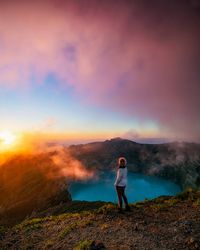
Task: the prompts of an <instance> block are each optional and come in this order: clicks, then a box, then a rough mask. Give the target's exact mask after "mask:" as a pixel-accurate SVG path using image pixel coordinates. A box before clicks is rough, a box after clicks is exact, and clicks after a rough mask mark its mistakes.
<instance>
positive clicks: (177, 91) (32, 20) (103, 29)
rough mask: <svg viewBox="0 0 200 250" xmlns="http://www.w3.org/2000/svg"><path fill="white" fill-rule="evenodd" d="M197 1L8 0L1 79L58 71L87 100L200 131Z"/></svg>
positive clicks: (23, 80)
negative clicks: (16, 0)
mask: <svg viewBox="0 0 200 250" xmlns="http://www.w3.org/2000/svg"><path fill="white" fill-rule="evenodd" d="M194 2H195V1H191V2H188V1H181V3H180V1H174V3H173V4H172V3H164V1H153V2H152V3H149V1H101V2H100V1H84V2H83V1H80V0H79V1H50V0H49V1H34V2H28V1H21V2H19V1H18V2H17V3H16V2H15V1H7V2H5V3H2V4H1V8H0V17H1V18H0V53H1V57H0V74H1V77H0V85H2V86H7V87H9V88H18V87H22V88H24V87H27V86H29V85H30V84H32V83H31V76H32V74H34V75H35V77H36V78H37V80H38V82H40V83H42V82H43V80H44V79H45V77H46V76H47V75H48V74H49V72H52V73H54V74H55V75H56V76H57V77H58V78H59V79H60V82H62V85H63V86H64V87H65V86H68V85H71V86H73V87H74V91H75V94H77V96H78V97H80V98H81V99H82V101H83V102H88V103H89V104H91V105H92V104H94V105H100V106H102V105H103V106H105V107H108V108H110V109H111V110H115V111H116V110H117V111H119V112H122V113H125V114H126V115H128V116H136V117H137V118H139V119H141V120H145V119H153V120H155V121H156V122H158V123H159V124H161V127H163V130H164V131H165V132H166V133H168V134H171V135H174V136H178V137H182V138H191V139H200V138H199V134H200V133H199V132H200V131H199V128H200V115H199V106H200V99H199V90H200V87H199V86H200V76H199V68H198V66H199V65H200V49H199V44H200V36H199V28H200V18H199V16H200V15H199V12H200V11H199V6H198V5H196V4H194ZM60 87H62V86H60ZM197 137H198V138H197Z"/></svg>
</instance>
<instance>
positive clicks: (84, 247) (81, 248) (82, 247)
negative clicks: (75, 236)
mask: <svg viewBox="0 0 200 250" xmlns="http://www.w3.org/2000/svg"><path fill="white" fill-rule="evenodd" d="M92 244H93V241H92V240H82V241H80V242H79V243H78V244H77V245H76V246H75V248H74V250H90V249H91V247H92Z"/></svg>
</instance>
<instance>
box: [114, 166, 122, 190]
mask: <svg viewBox="0 0 200 250" xmlns="http://www.w3.org/2000/svg"><path fill="white" fill-rule="evenodd" d="M122 177H123V176H122V172H121V171H120V168H119V169H118V170H117V177H116V180H115V186H117V185H118V184H119V183H120V181H121V179H122Z"/></svg>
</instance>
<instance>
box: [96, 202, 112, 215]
mask: <svg viewBox="0 0 200 250" xmlns="http://www.w3.org/2000/svg"><path fill="white" fill-rule="evenodd" d="M115 207H116V206H115V205H114V204H112V203H109V204H105V205H103V206H102V207H100V208H98V209H97V210H96V211H95V213H96V214H108V213H109V212H111V211H113V209H115Z"/></svg>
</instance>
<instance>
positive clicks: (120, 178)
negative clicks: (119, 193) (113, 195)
mask: <svg viewBox="0 0 200 250" xmlns="http://www.w3.org/2000/svg"><path fill="white" fill-rule="evenodd" d="M114 185H115V186H120V187H124V186H126V185H127V167H125V168H118V170H117V177H116V180H115V183H114Z"/></svg>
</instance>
